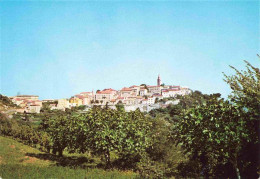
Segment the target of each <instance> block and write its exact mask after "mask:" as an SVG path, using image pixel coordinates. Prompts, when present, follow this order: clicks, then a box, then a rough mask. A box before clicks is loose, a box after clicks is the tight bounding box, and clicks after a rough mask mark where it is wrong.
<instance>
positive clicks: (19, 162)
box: [0, 136, 137, 179]
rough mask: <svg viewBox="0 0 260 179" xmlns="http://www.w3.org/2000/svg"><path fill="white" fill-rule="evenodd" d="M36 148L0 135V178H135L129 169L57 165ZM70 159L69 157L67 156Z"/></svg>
mask: <svg viewBox="0 0 260 179" xmlns="http://www.w3.org/2000/svg"><path fill="white" fill-rule="evenodd" d="M41 156H42V157H41ZM48 156H50V154H45V153H43V152H40V151H39V150H37V149H34V148H32V147H29V146H26V145H23V144H21V143H19V142H17V141H15V140H13V139H10V138H6V137H2V136H0V178H3V179H5V178H12V179H13V178H37V179H38V178H70V179H72V178H75V179H76V178H77V179H78V178H136V176H137V175H136V174H135V173H133V172H131V171H125V172H123V171H117V170H111V171H106V170H103V169H97V168H86V169H82V168H79V167H78V168H75V169H73V168H70V167H68V166H66V167H62V166H57V164H58V163H57V161H58V160H49V159H51V158H50V157H48ZM67 159H68V160H72V159H71V158H67Z"/></svg>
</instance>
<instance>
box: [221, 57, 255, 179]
mask: <svg viewBox="0 0 260 179" xmlns="http://www.w3.org/2000/svg"><path fill="white" fill-rule="evenodd" d="M258 57H259V55H258ZM259 58H260V57H259ZM259 62H260V60H259ZM245 63H246V70H242V71H239V70H237V69H236V68H235V67H232V66H230V67H231V68H232V69H233V70H235V72H236V74H235V75H231V76H227V75H226V74H224V76H225V79H224V80H225V81H226V82H227V83H228V84H229V85H230V88H231V89H232V94H231V95H230V96H229V98H230V99H231V101H232V102H233V103H234V104H236V105H237V106H241V107H242V108H243V109H244V110H243V112H244V113H245V114H246V118H245V123H246V129H247V130H248V135H249V138H250V142H248V141H243V150H242V151H241V161H242V163H243V169H244V173H245V174H244V175H245V177H247V178H258V174H257V168H258V167H259V158H258V157H257V156H259V136H260V134H259V120H260V82H259V79H260V70H259V66H258V68H257V67H254V66H253V65H251V64H250V63H249V62H247V61H245Z"/></svg>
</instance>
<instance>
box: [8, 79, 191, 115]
mask: <svg viewBox="0 0 260 179" xmlns="http://www.w3.org/2000/svg"><path fill="white" fill-rule="evenodd" d="M190 92H191V90H190V89H189V88H187V87H181V86H173V85H162V84H161V79H160V76H158V79H157V85H155V86H149V85H140V86H136V85H134V86H130V87H124V88H122V89H121V90H114V89H111V88H108V89H104V90H102V91H100V90H97V91H96V92H93V91H92V92H81V93H79V94H76V95H74V96H72V97H71V98H70V99H58V100H42V101H40V100H39V99H38V98H39V96H29V95H20V96H15V97H11V99H12V101H13V102H14V103H15V104H17V105H19V106H21V107H22V108H23V109H24V111H25V112H28V113H35V112H36V113H39V112H40V109H41V107H42V105H43V103H48V104H49V107H50V109H58V110H65V109H66V108H71V107H75V106H81V105H85V106H87V107H89V108H90V107H92V106H93V105H100V106H105V105H107V106H109V107H111V108H116V105H117V104H122V105H124V107H125V110H126V111H131V110H135V109H137V108H139V109H140V110H141V111H147V112H148V111H150V110H152V109H155V108H160V107H163V105H165V104H163V103H159V102H160V100H162V99H164V98H170V97H176V96H177V95H187V94H189V93H190ZM173 103H174V102H173Z"/></svg>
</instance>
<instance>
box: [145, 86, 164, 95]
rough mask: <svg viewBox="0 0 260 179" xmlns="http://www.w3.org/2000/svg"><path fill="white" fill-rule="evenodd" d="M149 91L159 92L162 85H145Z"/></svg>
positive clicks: (152, 92)
mask: <svg viewBox="0 0 260 179" xmlns="http://www.w3.org/2000/svg"><path fill="white" fill-rule="evenodd" d="M147 88H148V90H149V93H151V94H154V93H159V94H161V89H162V86H147Z"/></svg>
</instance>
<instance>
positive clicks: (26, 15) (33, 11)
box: [0, 1, 260, 99]
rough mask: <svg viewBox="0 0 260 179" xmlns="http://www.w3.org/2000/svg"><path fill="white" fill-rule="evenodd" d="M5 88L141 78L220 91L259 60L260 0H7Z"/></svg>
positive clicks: (63, 89) (86, 87)
mask: <svg viewBox="0 0 260 179" xmlns="http://www.w3.org/2000/svg"><path fill="white" fill-rule="evenodd" d="M0 6H1V9H0V11H1V13H0V14H1V16H0V17H1V19H0V20H1V36H0V39H1V46H0V49H1V50H0V51H1V52H0V53H1V54H0V55H1V68H0V72H1V80H0V93H1V94H4V95H7V96H15V95H17V93H18V92H20V93H21V94H26V95H39V96H40V99H58V98H69V97H70V96H72V95H75V94H77V93H80V92H83V91H92V90H94V91H96V90H98V89H99V90H102V89H104V88H113V89H116V90H119V89H121V88H123V87H129V86H131V85H140V84H142V83H145V84H148V85H155V84H156V79H157V76H158V74H160V76H161V80H162V83H165V84H169V85H181V86H188V87H189V88H191V89H192V90H199V91H201V92H203V93H207V94H209V93H221V94H222V95H223V96H224V97H226V96H227V95H228V94H229V93H230V89H229V86H228V85H227V84H226V83H225V82H224V81H223V77H224V76H223V74H222V72H225V73H226V74H234V73H235V72H234V71H233V70H232V69H231V68H230V67H229V65H232V66H234V67H236V68H237V69H239V70H240V69H245V63H244V62H243V60H247V61H249V62H250V63H251V64H252V65H254V66H259V60H258V57H257V56H256V54H257V53H260V52H259V37H260V34H259V30H260V26H259V2H258V1H239V2H235V1H221V2H216V1H215V2H205V1H203V2H196V1H186V2H177V1H173V2H162V1H161V2H160V1H152V2H148V1H145V2H142V1H135V2H131V1H128V2H123V1H117V2H113V1H105V2H90V1H74V2H73V1H70V2H65V1H56V2H49V1H44V2H43V1H42V2H39V1H28V2H25V1H23V2H15V1H1V2H0Z"/></svg>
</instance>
